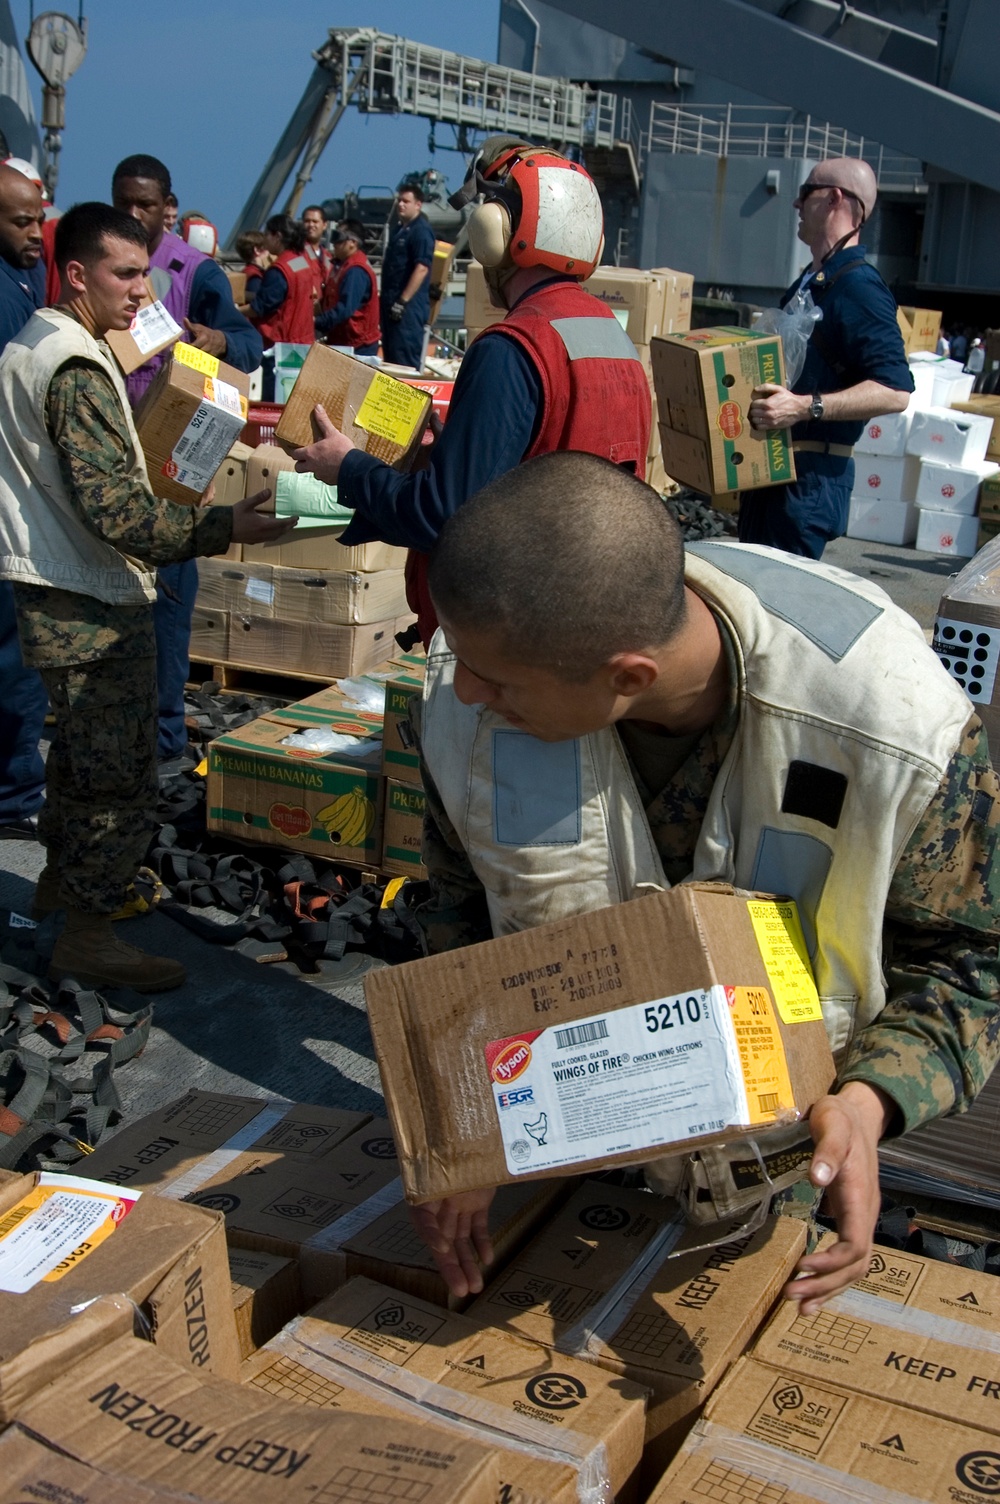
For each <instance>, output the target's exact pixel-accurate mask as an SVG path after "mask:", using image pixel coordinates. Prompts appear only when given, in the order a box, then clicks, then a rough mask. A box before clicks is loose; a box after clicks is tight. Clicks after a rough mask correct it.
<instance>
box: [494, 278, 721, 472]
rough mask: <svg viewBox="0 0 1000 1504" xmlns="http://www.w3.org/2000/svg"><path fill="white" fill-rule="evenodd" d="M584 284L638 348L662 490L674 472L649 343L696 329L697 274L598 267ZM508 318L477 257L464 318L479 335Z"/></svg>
mask: <svg viewBox="0 0 1000 1504" xmlns="http://www.w3.org/2000/svg"><path fill="white" fill-rule="evenodd" d="M584 286H585V287H586V289H587V291H588V292H589V293H591V294H593V296H594V297H595V298H599V299H600V301H601V302H602V303H605V304H606V305H607V306H608V307H609V308H610V309H611V311H612V312H613V313H614V315H615V318H616V319H617V320H618V322H619V323H620V324H621V326H622V328H623V329H624V330H625V332H626V333H627V334H628V336H629V339H631V341H632V343H633V344H634V345H635V347H636V349H637V350H638V352H639V357H640V359H641V360H642V365H643V370H644V371H645V372H646V378H647V380H648V382H649V390H650V396H651V398H652V401H653V422H652V427H651V428H650V435H649V454H648V457H647V464H646V480H647V481H648V482H649V484H650V485H651V486H654V487H655V488H656V489H657V490H658V491H662V490H663V489H664V488H665V487H666V486H668V485H669V484H670V479H671V477H670V475H669V474H668V473H667V472H666V471H665V470H664V468H663V460H662V457H661V449H660V432H659V426H658V422H657V411H656V392H655V390H654V386H653V366H652V358H651V353H650V346H651V343H652V341H653V340H654V339H655V338H658V337H659V336H661V335H665V334H683V333H685V332H686V331H687V330H689V329H690V328H691V303H692V296H693V292H694V277H693V276H691V274H690V273H689V272H677V271H673V270H672V269H671V268H670V267H666V266H659V267H653V268H651V269H650V270H639V269H635V268H633V267H617V266H599V267H598V268H597V270H596V271H595V272H594V274H593V276H592V277H590V278H589V280H588V281H587V282H585V283H584ZM503 318H504V310H503V309H502V308H494V307H493V305H492V303H491V302H490V300H489V293H488V291H487V287H486V279H485V277H484V276H483V269H482V267H481V266H479V265H477V264H476V263H475V262H473V263H472V265H471V266H470V267H469V270H468V273H467V277H466V284H465V321H466V326H467V329H468V335H469V338H470V339H473V338H475V336H476V335H477V334H478V333H480V331H481V330H483V329H485V328H488V327H489V326H490V325H491V324H497V323H500V321H501V320H502V319H503Z"/></svg>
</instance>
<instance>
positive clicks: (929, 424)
mask: <svg viewBox="0 0 1000 1504" xmlns="http://www.w3.org/2000/svg"><path fill="white" fill-rule="evenodd" d="M992 437H993V423H992V420H991V419H990V418H986V417H984V416H983V415H982V414H981V413H964V412H959V411H958V409H957V408H951V407H929V408H926V409H925V410H923V411H922V412H916V413H914V415H913V422H912V424H911V425H910V436H909V438H908V439H907V441H906V452H907V454H915V455H918V456H919V457H920V458H921V459H928V460H935V461H936V462H937V463H938V464H941V465H967V464H969V463H970V462H971V463H973V464H978V463H979V462H980V461H981V460H984V459H985V458H986V451H987V449H988V448H989V445H990V440H991V438H992Z"/></svg>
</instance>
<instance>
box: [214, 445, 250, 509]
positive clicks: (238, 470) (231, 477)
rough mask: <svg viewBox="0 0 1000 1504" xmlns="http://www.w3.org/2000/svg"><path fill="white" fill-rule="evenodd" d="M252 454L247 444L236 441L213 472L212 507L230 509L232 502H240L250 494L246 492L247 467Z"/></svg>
mask: <svg viewBox="0 0 1000 1504" xmlns="http://www.w3.org/2000/svg"><path fill="white" fill-rule="evenodd" d="M254 453H255V451H254V450H253V449H251V448H250V445H249V444H244V443H242V442H241V441H240V440H237V441H236V443H235V444H234V445H233V447H232V449H230V451H229V453H228V454H227V455H226V457H225V459H224V460H223V462H222V464H221V465H220V466H219V468H218V470H217V471H216V472H215V496H214V498H213V500H212V505H213V506H217V507H231V506H232V505H233V503H234V502H236V501H242V500H243V498H244V496H247V495H249V494H251V493H249V492H248V491H247V465H248V464H249V462H250V460H251V459H252V458H253V455H254Z"/></svg>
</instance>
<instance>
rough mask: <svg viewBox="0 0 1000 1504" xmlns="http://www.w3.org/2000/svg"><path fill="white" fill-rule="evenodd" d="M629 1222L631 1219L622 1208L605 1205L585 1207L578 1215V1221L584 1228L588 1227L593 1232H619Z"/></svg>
mask: <svg viewBox="0 0 1000 1504" xmlns="http://www.w3.org/2000/svg"><path fill="white" fill-rule="evenodd" d="M631 1220H632V1218H631V1217H630V1216H629V1214H628V1212H627V1211H626V1210H625V1208H624V1207H623V1206H609V1205H607V1204H606V1203H605V1204H603V1205H599V1206H585V1207H584V1209H583V1211H582V1212H581V1213H580V1221H581V1222H582V1223H583V1225H584V1227H589V1228H591V1229H592V1231H594V1232H621V1230H622V1228H623V1227H627V1226H628V1225H629V1223H630V1222H631Z"/></svg>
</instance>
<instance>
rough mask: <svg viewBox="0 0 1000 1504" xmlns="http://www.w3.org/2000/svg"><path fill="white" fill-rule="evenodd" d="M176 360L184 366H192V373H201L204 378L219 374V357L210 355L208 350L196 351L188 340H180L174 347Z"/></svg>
mask: <svg viewBox="0 0 1000 1504" xmlns="http://www.w3.org/2000/svg"><path fill="white" fill-rule="evenodd" d="M174 359H175V360H176V361H178V362H179V363H180V364H181V365H182V366H190V367H191V369H192V371H200V372H201V374H202V375H203V376H218V374H219V357H218V356H217V355H209V353H208V351H207V350H198V349H196V348H195V346H194V345H189V344H188V343H187V341H186V340H179V341H178V343H177V344H176V345H175V346H174Z"/></svg>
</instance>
